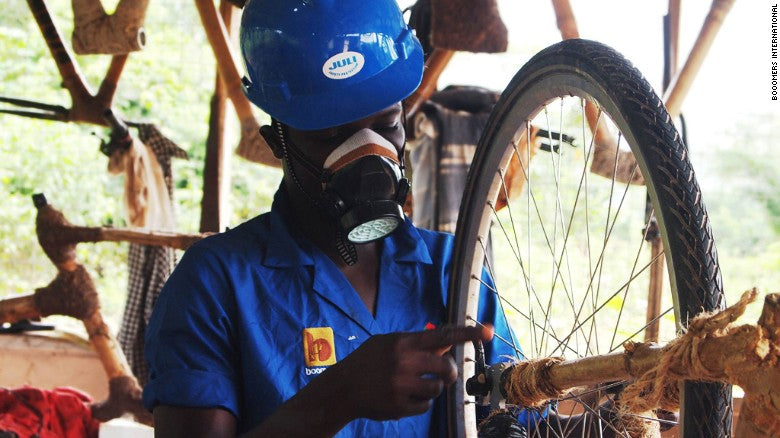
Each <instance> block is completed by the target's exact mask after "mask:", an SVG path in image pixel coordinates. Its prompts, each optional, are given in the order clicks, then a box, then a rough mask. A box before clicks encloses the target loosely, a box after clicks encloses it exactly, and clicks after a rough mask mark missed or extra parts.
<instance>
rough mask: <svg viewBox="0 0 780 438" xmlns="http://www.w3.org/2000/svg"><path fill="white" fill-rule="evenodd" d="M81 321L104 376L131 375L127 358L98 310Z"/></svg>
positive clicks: (110, 377) (111, 377)
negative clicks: (104, 373) (101, 366)
mask: <svg viewBox="0 0 780 438" xmlns="http://www.w3.org/2000/svg"><path fill="white" fill-rule="evenodd" d="M81 322H82V323H83V324H84V328H85V329H86V330H87V334H88V335H89V342H90V344H92V348H94V349H95V352H96V353H97V355H98V357H99V358H100V363H101V364H102V365H103V369H104V370H105V371H106V376H108V378H109V379H113V378H115V377H122V376H132V375H133V371H132V370H131V369H130V365H129V364H128V363H127V358H125V354H124V353H123V352H122V348H121V347H120V346H119V343H118V342H117V340H116V338H115V337H114V335H112V334H111V330H109V328H108V326H107V325H106V323H105V321H104V320H103V315H102V314H101V313H100V310H97V311H95V312H93V313H92V315H90V316H88V317H87V318H84V319H82V320H81ZM136 385H137V383H136Z"/></svg>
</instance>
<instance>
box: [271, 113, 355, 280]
mask: <svg viewBox="0 0 780 438" xmlns="http://www.w3.org/2000/svg"><path fill="white" fill-rule="evenodd" d="M271 126H272V127H273V128H274V129H276V133H277V134H278V136H279V140H280V141H281V143H282V144H281V146H282V158H284V162H285V163H287V170H288V171H289V172H290V176H292V179H293V182H295V185H296V186H298V190H300V191H301V192H303V194H304V195H306V197H307V198H309V202H311V203H312V204H314V206H315V207H316V208H317V209H321V204H320V202H319V201H318V200H316V199H315V198H314V197H313V196H312V195H311V194H310V193H309V192H308V191H307V190H306V189H305V188H303V185H302V184H301V182H300V181H299V180H298V175H297V174H296V173H295V170H294V169H293V167H292V165H291V164H290V155H291V154H292V155H293V156H294V157H295V159H296V160H298V161H300V162H301V164H303V165H304V167H306V169H307V170H308V171H310V172H311V173H312V174H314V175H316V176H318V177H319V178H320V180H323V179H324V178H326V177H327V175H328V173H326V172H321V171H319V169H317V167H316V166H314V165H313V164H312V163H311V161H309V160H308V159H307V158H306V157H304V156H303V154H301V153H300V151H298V150H297V148H296V147H295V146H293V144H292V142H290V141H288V139H287V131H286V130H285V129H284V126H283V125H282V124H281V123H279V122H278V121H276V120H272V121H271ZM335 241H336V251H337V252H338V253H339V257H341V260H343V261H344V263H346V264H347V265H348V266H352V265H354V264H355V263H357V259H358V257H357V249H356V248H355V244H353V243H352V242H350V241H349V240H347V239H346V237H345V236H344V233H343V232H342V231H341V229H340V228H339V227H338V226H336V236H335Z"/></svg>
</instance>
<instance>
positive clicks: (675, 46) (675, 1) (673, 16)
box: [667, 0, 680, 73]
mask: <svg viewBox="0 0 780 438" xmlns="http://www.w3.org/2000/svg"><path fill="white" fill-rule="evenodd" d="M667 13H668V14H669V46H670V47H671V53H670V55H671V56H670V57H669V61H670V63H671V65H670V67H671V71H672V73H675V72H677V58H678V56H677V55H678V53H679V47H680V0H669V6H668V12H667Z"/></svg>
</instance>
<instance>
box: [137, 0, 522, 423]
mask: <svg viewBox="0 0 780 438" xmlns="http://www.w3.org/2000/svg"><path fill="white" fill-rule="evenodd" d="M241 43H242V53H243V55H244V59H245V61H246V66H247V70H248V74H249V78H248V79H246V80H245V87H246V90H245V91H246V94H247V96H248V97H249V98H250V100H252V101H253V102H254V103H255V104H257V105H258V106H259V107H260V108H261V109H263V110H264V111H265V112H267V113H268V114H270V115H271V117H272V118H273V122H272V124H271V126H265V127H263V129H262V130H261V133H262V134H263V136H264V138H265V139H266V141H267V142H268V144H269V145H270V147H271V148H272V150H273V152H274V154H275V155H276V157H277V158H279V159H281V160H282V163H283V168H284V177H283V180H282V183H281V185H280V188H279V191H278V192H277V194H276V197H275V199H274V203H273V206H272V208H271V212H270V213H268V214H264V215H261V216H259V217H257V218H255V219H252V220H250V221H248V222H246V223H244V224H242V225H240V226H238V227H236V228H234V229H232V230H230V231H227V232H225V233H222V234H220V235H217V236H213V237H211V238H208V239H205V240H203V241H201V242H199V243H198V244H196V245H194V246H193V247H192V248H191V249H190V250H188V252H187V253H186V254H185V256H184V257H183V258H182V260H181V262H180V263H179V266H178V267H177V268H176V270H175V272H174V273H173V274H172V275H171V277H170V279H169V281H168V283H167V284H166V286H165V288H164V289H163V292H162V294H161V296H160V298H159V300H158V302H157V304H156V306H155V311H154V314H153V316H152V320H151V322H150V325H149V327H148V330H147V336H146V342H147V350H146V357H147V359H148V361H149V365H150V382H149V384H148V385H147V386H146V387H145V389H144V402H145V404H146V406H147V408H149V409H152V410H153V412H154V416H155V428H156V431H157V434H158V435H159V436H187V437H197V436H209V437H223V436H224V437H228V436H231V437H232V436H235V435H236V434H246V435H247V436H285V437H289V436H307V437H316V436H332V435H334V434H338V435H339V436H420V437H423V436H443V435H446V430H445V423H444V417H443V415H444V413H443V398H442V397H439V395H440V394H441V393H442V391H443V389H444V388H445V387H446V386H448V385H450V384H451V383H453V382H454V380H455V378H456V369H455V366H454V364H453V361H452V358H451V357H450V356H449V355H448V354H446V352H447V350H448V349H449V348H450V347H451V346H452V345H453V344H457V343H464V342H472V341H476V340H482V341H486V342H487V341H489V340H490V338H491V335H490V333H486V331H485V330H483V329H481V328H477V327H445V328H442V327H441V325H442V324H443V323H444V322H445V318H446V312H445V303H446V288H447V283H448V278H449V270H450V267H449V261H450V259H451V253H452V244H453V241H452V237H451V236H447V235H444V234H439V233H433V232H430V231H425V230H419V229H417V228H415V227H414V226H413V225H412V224H411V223H410V222H409V221H408V220H407V219H406V218H405V217H404V216H403V213H402V211H401V205H402V204H403V201H404V198H405V196H406V192H407V191H408V183H407V182H406V179H405V178H403V163H402V157H403V148H404V144H405V133H404V127H403V118H404V113H403V108H402V105H401V104H400V103H399V102H400V101H401V100H403V99H404V98H405V97H406V96H408V95H409V94H411V93H412V91H414V90H415V89H416V87H417V86H418V85H419V83H420V80H421V77H422V69H423V54H422V50H421V48H420V45H419V43H418V42H417V40H416V38H415V37H414V36H413V34H412V33H411V30H410V29H409V28H408V27H407V26H406V25H405V23H404V21H403V17H402V15H401V12H400V11H399V10H398V7H397V5H396V3H395V1H394V0H373V1H365V0H337V1H334V0H293V1H276V0H250V1H249V3H248V4H247V5H246V6H245V9H244V15H243V18H242V24H241ZM477 318H478V319H479V320H480V321H482V322H483V323H485V324H491V325H492V326H494V327H496V330H497V331H498V332H499V333H501V334H503V335H504V336H502V337H503V338H504V339H509V336H508V327H507V324H506V321H505V320H504V319H503V315H502V313H501V312H499V303H498V302H497V300H496V298H495V296H494V295H493V294H490V293H486V294H483V300H482V303H481V306H480V311H479V314H478V315H477ZM486 353H487V359H488V361H490V362H496V361H498V360H499V356H501V355H507V354H509V355H514V350H513V349H512V348H510V347H509V346H508V345H504V344H502V343H499V342H496V341H491V342H488V343H487V344H486Z"/></svg>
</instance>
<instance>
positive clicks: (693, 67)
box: [663, 0, 734, 118]
mask: <svg viewBox="0 0 780 438" xmlns="http://www.w3.org/2000/svg"><path fill="white" fill-rule="evenodd" d="M733 5H734V0H714V1H713V2H712V6H710V11H709V13H708V14H707V18H705V20H704V25H703V26H702V28H701V31H700V32H699V35H698V37H697V38H696V42H695V43H694V44H693V48H692V49H691V53H690V54H689V55H688V59H687V60H686V61H685V65H683V67H682V69H680V71H679V72H678V73H677V74H676V75H675V77H674V79H672V83H671V85H670V86H669V88H668V89H667V90H666V92H665V93H664V98H663V101H664V103H665V104H666V108H667V110H669V115H671V116H672V118H674V117H677V116H678V115H680V108H681V106H682V103H683V101H684V100H685V96H687V95H688V91H690V89H691V85H693V81H694V79H695V78H696V75H697V74H698V73H699V70H700V69H701V66H702V64H703V63H704V59H705V58H706V57H707V52H709V50H710V47H712V43H713V41H714V40H715V36H716V35H717V34H718V31H719V30H720V28H721V27H722V26H723V21H724V20H725V18H726V15H727V14H728V13H729V10H731V7H732V6H733Z"/></svg>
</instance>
